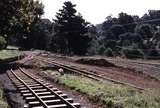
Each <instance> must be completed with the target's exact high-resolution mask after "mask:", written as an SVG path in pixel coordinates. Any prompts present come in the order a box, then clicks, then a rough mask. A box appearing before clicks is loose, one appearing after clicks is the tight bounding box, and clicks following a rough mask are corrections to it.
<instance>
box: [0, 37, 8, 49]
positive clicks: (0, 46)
mask: <svg viewBox="0 0 160 108" xmlns="http://www.w3.org/2000/svg"><path fill="white" fill-rule="evenodd" d="M6 44H7V41H6V39H5V38H4V37H2V36H0V50H2V49H4V48H6Z"/></svg>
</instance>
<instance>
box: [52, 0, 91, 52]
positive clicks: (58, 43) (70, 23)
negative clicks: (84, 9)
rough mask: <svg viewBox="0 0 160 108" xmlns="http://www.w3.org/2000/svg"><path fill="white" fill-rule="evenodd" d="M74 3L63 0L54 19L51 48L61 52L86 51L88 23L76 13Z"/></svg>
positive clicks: (88, 39) (87, 45)
mask: <svg viewBox="0 0 160 108" xmlns="http://www.w3.org/2000/svg"><path fill="white" fill-rule="evenodd" d="M75 6H76V5H74V4H72V3H71V2H70V1H67V2H64V6H63V9H60V10H59V12H58V13H57V14H56V19H55V20H54V32H55V33H54V36H53V39H52V49H54V50H55V49H56V51H58V52H60V53H63V54H67V53H69V54H71V53H74V54H78V55H83V54H85V53H86V52H87V48H88V47H89V41H90V38H89V36H88V35H87V32H88V23H87V22H86V21H85V20H84V19H83V17H82V16H81V15H80V14H78V15H76V13H77V11H76V9H75Z"/></svg>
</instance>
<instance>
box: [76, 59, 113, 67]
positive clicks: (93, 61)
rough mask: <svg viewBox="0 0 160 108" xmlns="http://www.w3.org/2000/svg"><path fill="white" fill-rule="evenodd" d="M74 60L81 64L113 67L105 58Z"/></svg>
mask: <svg viewBox="0 0 160 108" xmlns="http://www.w3.org/2000/svg"><path fill="white" fill-rule="evenodd" d="M76 62H77V63H81V64H89V65H96V66H105V67H115V65H114V64H113V63H110V62H108V61H107V60H105V59H91V58H81V59H78V60H76Z"/></svg>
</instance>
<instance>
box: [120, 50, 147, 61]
mask: <svg viewBox="0 0 160 108" xmlns="http://www.w3.org/2000/svg"><path fill="white" fill-rule="evenodd" d="M122 55H123V56H124V57H126V58H129V59H135V58H144V53H143V52H142V51H141V50H140V49H122Z"/></svg>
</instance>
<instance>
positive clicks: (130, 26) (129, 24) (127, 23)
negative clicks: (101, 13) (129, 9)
mask: <svg viewBox="0 0 160 108" xmlns="http://www.w3.org/2000/svg"><path fill="white" fill-rule="evenodd" d="M118 23H119V24H120V25H123V26H124V28H125V29H126V31H127V32H134V28H135V24H134V19H133V17H132V16H131V15H128V14H126V13H123V12H122V13H119V16H118Z"/></svg>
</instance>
